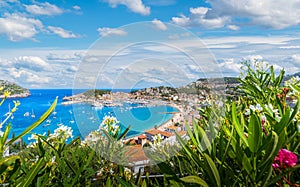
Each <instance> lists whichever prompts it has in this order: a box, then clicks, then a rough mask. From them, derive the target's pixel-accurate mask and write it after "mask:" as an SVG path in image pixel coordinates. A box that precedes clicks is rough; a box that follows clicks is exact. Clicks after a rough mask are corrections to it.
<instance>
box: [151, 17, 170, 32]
mask: <svg viewBox="0 0 300 187" xmlns="http://www.w3.org/2000/svg"><path fill="white" fill-rule="evenodd" d="M152 23H153V24H154V25H155V27H156V28H158V29H159V30H163V31H165V30H167V29H168V28H167V26H166V25H165V24H164V23H163V22H162V21H160V20H158V19H154V20H152Z"/></svg>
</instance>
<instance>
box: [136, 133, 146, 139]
mask: <svg viewBox="0 0 300 187" xmlns="http://www.w3.org/2000/svg"><path fill="white" fill-rule="evenodd" d="M138 138H139V139H146V138H147V136H146V135H144V134H141V135H139V136H138Z"/></svg>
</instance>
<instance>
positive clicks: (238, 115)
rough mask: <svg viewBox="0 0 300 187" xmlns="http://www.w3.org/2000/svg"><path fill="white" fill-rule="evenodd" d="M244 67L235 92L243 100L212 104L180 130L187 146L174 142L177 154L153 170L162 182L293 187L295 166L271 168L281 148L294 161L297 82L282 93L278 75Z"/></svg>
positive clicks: (296, 150)
mask: <svg viewBox="0 0 300 187" xmlns="http://www.w3.org/2000/svg"><path fill="white" fill-rule="evenodd" d="M244 65H245V66H244V67H246V69H245V72H244V77H243V78H241V79H240V81H241V83H242V85H241V87H240V90H242V91H243V92H244V93H245V96H243V97H239V98H238V99H237V100H236V101H233V100H229V101H221V103H225V105H224V106H222V105H219V104H218V103H219V102H216V104H214V105H211V106H209V107H207V108H206V109H205V110H200V114H201V118H200V119H199V120H198V121H197V122H196V121H194V122H193V125H192V129H191V128H190V126H189V125H188V124H187V125H186V129H187V131H188V134H189V137H190V141H188V143H186V142H185V141H183V140H182V139H181V138H180V137H179V136H177V138H178V140H179V142H180V143H181V145H182V146H184V148H183V150H182V152H181V153H179V155H178V156H176V159H172V160H169V161H167V162H164V163H161V164H159V167H160V169H161V171H162V172H164V174H165V175H166V176H168V177H167V180H168V181H170V182H171V181H173V184H175V183H176V185H178V186H186V185H202V186H270V185H274V184H275V183H277V184H278V185H280V186H281V185H283V184H288V185H293V184H296V183H297V184H298V185H299V180H300V179H299V175H298V174H299V173H297V171H296V170H297V169H298V168H299V164H298V165H293V167H285V168H284V169H279V168H273V167H272V164H273V162H274V159H275V157H276V156H277V155H278V152H279V150H281V149H283V148H284V149H287V150H289V151H291V152H293V153H294V154H296V155H299V144H300V134H299V127H298V124H299V108H300V103H299V93H300V89H299V83H300V82H299V81H296V82H295V81H294V84H286V86H284V87H283V86H282V84H281V83H282V78H283V75H284V71H283V70H282V71H281V72H280V74H279V75H278V76H276V75H275V73H274V68H273V67H272V66H267V65H265V64H264V63H263V62H258V61H256V62H254V66H252V65H251V63H250V62H246V63H245V64H244ZM220 106H222V107H220ZM277 157H278V156H277ZM277 157H276V158H277ZM291 159H292V158H291ZM293 160H294V163H295V162H297V161H295V157H294V158H293ZM275 161H276V160H275ZM175 172H176V173H175ZM175 174H178V175H175Z"/></svg>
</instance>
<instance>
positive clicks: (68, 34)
mask: <svg viewBox="0 0 300 187" xmlns="http://www.w3.org/2000/svg"><path fill="white" fill-rule="evenodd" d="M48 29H49V30H50V31H51V32H53V33H54V34H57V35H58V36H60V37H62V38H80V35H77V34H74V33H73V32H72V31H67V30H65V29H63V28H61V27H53V26H48Z"/></svg>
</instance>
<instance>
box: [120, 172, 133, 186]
mask: <svg viewBox="0 0 300 187" xmlns="http://www.w3.org/2000/svg"><path fill="white" fill-rule="evenodd" d="M116 179H117V181H118V182H119V183H120V184H121V185H122V186H124V187H132V185H131V184H130V183H128V182H126V181H124V180H123V179H122V178H121V177H119V176H117V175H116Z"/></svg>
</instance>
